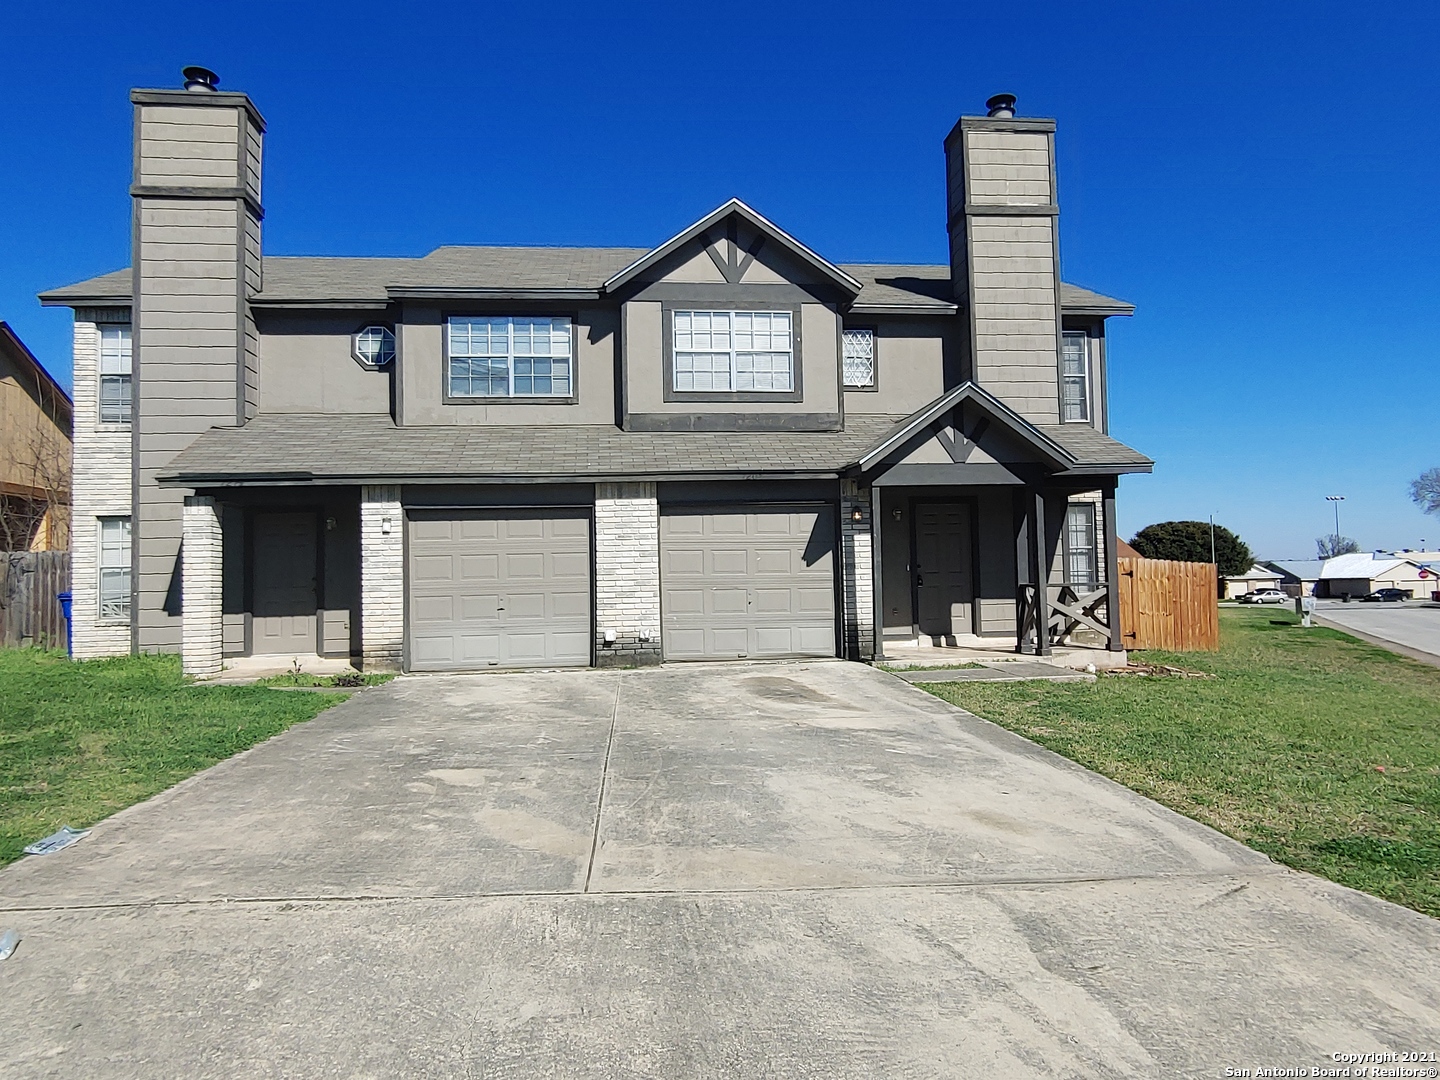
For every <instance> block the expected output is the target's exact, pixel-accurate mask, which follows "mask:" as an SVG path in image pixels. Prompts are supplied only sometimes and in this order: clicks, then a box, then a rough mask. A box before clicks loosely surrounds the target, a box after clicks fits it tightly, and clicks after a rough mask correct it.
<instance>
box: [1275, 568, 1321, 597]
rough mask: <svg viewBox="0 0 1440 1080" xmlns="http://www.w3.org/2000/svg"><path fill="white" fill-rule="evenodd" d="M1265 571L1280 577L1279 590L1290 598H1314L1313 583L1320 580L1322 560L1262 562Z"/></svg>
mask: <svg viewBox="0 0 1440 1080" xmlns="http://www.w3.org/2000/svg"><path fill="white" fill-rule="evenodd" d="M1260 565H1261V566H1263V567H1264V568H1265V569H1267V570H1273V571H1274V572H1275V573H1277V574H1279V575H1280V588H1282V589H1284V590H1285V591H1286V592H1287V593H1289V594H1290V595H1291V596H1314V595H1315V583H1316V582H1317V581H1319V580H1320V568H1321V567H1322V566H1324V565H1325V561H1324V560H1323V559H1287V560H1285V561H1284V562H1273V561H1271V562H1262V563H1261V564H1260Z"/></svg>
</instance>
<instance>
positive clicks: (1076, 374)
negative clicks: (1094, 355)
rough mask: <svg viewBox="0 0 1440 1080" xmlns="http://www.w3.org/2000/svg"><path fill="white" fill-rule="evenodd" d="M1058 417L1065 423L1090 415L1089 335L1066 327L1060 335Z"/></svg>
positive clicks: (1081, 419)
mask: <svg viewBox="0 0 1440 1080" xmlns="http://www.w3.org/2000/svg"><path fill="white" fill-rule="evenodd" d="M1060 419H1061V420H1063V421H1064V422H1065V423H1067V424H1070V423H1079V422H1088V421H1089V419H1090V338H1089V336H1088V335H1087V334H1086V333H1084V331H1075V332H1072V331H1069V330H1067V331H1066V332H1065V334H1064V335H1063V336H1062V340H1061V345H1060Z"/></svg>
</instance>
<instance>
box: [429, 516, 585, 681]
mask: <svg viewBox="0 0 1440 1080" xmlns="http://www.w3.org/2000/svg"><path fill="white" fill-rule="evenodd" d="M409 528H410V574H409V579H410V606H409V619H410V666H411V667H412V668H413V669H415V670H416V671H466V670H474V669H476V668H485V667H536V666H542V665H546V666H548V665H552V664H554V665H562V664H563V665H578V666H584V665H587V664H589V663H590V515H589V512H588V511H587V510H584V509H576V510H557V509H554V508H551V507H546V508H543V509H535V510H528V509H526V510H463V511H453V510H447V511H412V512H411V515H410V526H409Z"/></svg>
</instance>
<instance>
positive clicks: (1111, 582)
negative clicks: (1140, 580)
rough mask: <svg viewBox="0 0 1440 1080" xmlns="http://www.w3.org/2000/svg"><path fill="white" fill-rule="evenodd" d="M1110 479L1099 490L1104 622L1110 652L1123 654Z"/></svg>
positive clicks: (1117, 539) (1117, 541) (1114, 483)
mask: <svg viewBox="0 0 1440 1080" xmlns="http://www.w3.org/2000/svg"><path fill="white" fill-rule="evenodd" d="M1116 486H1117V481H1116V480H1115V479H1114V478H1113V477H1112V478H1111V479H1109V480H1107V481H1106V482H1105V485H1104V486H1103V487H1102V488H1101V490H1102V491H1103V492H1104V495H1105V509H1104V514H1105V582H1106V585H1105V615H1106V618H1105V621H1106V623H1108V624H1109V626H1110V642H1109V644H1108V646H1107V648H1109V650H1110V651H1111V652H1124V651H1125V639H1124V638H1123V637H1121V629H1120V532H1119V529H1118V528H1117V526H1116V522H1115V488H1116Z"/></svg>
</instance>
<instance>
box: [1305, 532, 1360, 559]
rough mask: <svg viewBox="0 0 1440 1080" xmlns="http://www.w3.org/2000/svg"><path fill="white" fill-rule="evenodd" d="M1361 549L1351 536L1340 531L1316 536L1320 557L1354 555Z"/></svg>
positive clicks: (1316, 552)
mask: <svg viewBox="0 0 1440 1080" xmlns="http://www.w3.org/2000/svg"><path fill="white" fill-rule="evenodd" d="M1359 550H1360V545H1359V544H1357V543H1356V542H1355V541H1354V540H1352V539H1350V537H1348V536H1341V535H1340V534H1339V533H1330V534H1329V535H1328V536H1317V537H1316V538H1315V554H1316V557H1317V558H1320V559H1333V558H1334V557H1335V556H1336V555H1353V554H1355V552H1357V551H1359Z"/></svg>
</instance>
